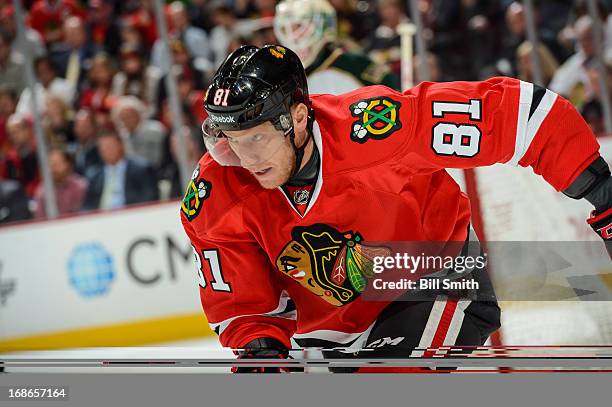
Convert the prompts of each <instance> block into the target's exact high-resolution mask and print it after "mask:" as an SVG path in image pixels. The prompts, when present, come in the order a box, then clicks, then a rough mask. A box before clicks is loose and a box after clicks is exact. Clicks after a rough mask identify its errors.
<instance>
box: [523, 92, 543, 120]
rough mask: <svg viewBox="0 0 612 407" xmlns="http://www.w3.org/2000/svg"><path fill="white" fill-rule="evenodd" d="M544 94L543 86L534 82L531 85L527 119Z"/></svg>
mask: <svg viewBox="0 0 612 407" xmlns="http://www.w3.org/2000/svg"><path fill="white" fill-rule="evenodd" d="M545 94H546V88H543V87H541V86H538V85H536V84H534V85H533V96H532V98H531V108H530V109H529V118H528V119H527V120H529V119H531V116H533V113H534V112H535V110H536V109H537V108H538V106H539V105H540V102H541V101H542V98H543V97H544V95H545Z"/></svg>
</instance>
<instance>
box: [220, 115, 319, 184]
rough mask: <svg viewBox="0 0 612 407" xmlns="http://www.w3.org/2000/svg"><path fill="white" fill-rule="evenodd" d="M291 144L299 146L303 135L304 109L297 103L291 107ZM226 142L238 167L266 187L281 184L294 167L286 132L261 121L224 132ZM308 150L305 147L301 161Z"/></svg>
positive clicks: (304, 133) (286, 179) (305, 131)
mask: <svg viewBox="0 0 612 407" xmlns="http://www.w3.org/2000/svg"><path fill="white" fill-rule="evenodd" d="M291 116H292V120H293V131H294V132H295V143H296V145H297V146H301V145H302V144H303V143H304V142H305V140H306V138H307V130H306V128H307V124H308V108H307V107H306V105H304V104H302V103H300V104H297V105H295V106H293V107H292V108H291ZM224 134H225V138H226V139H227V144H228V145H229V147H230V148H231V150H232V152H233V153H234V154H235V155H236V156H237V157H238V159H239V160H240V166H242V167H243V168H245V169H247V170H248V171H249V172H250V173H251V174H252V175H253V176H254V177H255V179H257V181H258V182H259V184H260V185H261V186H262V187H264V188H266V189H274V188H277V187H279V186H281V185H283V184H285V183H286V182H287V181H288V180H289V178H290V177H291V174H292V173H293V170H294V167H295V151H294V149H293V146H292V145H291V142H290V140H289V135H288V133H284V132H282V131H280V130H277V129H275V128H274V125H273V124H272V123H271V122H265V123H262V124H260V125H258V126H255V127H252V128H250V129H247V130H239V131H225V132H224ZM311 152H312V150H309V149H307V150H306V152H305V155H304V160H303V161H302V162H303V163H304V162H306V161H307V160H308V158H309V156H310V153H311Z"/></svg>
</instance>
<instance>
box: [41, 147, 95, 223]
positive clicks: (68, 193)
mask: <svg viewBox="0 0 612 407" xmlns="http://www.w3.org/2000/svg"><path fill="white" fill-rule="evenodd" d="M47 157H48V160H49V170H50V171H51V176H52V177H53V185H54V186H55V199H56V201H57V210H58V213H59V214H60V215H65V214H68V213H73V212H78V211H80V210H81V206H82V205H83V199H84V198H85V191H86V190H87V181H86V180H85V178H83V177H81V176H80V175H78V174H76V173H75V172H74V162H73V160H72V157H71V156H70V154H68V153H67V152H66V151H65V150H62V149H60V148H51V149H50V150H49V153H48V154H47ZM45 199H46V193H45V188H44V186H43V185H42V184H40V185H39V186H38V188H37V189H36V192H35V193H34V201H35V203H36V210H35V212H34V215H35V217H36V218H39V219H40V218H44V217H46V214H45Z"/></svg>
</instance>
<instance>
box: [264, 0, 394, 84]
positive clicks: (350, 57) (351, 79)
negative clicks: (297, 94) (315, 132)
mask: <svg viewBox="0 0 612 407" xmlns="http://www.w3.org/2000/svg"><path fill="white" fill-rule="evenodd" d="M274 33H275V35H276V38H278V40H279V41H280V42H281V44H282V45H285V46H286V47H288V48H290V49H292V50H294V51H295V52H296V54H297V55H298V56H299V57H300V60H301V61H302V64H303V65H304V68H305V69H306V75H307V76H308V88H309V89H310V92H311V93H312V94H321V93H329V94H332V95H338V94H342V93H346V92H350V91H352V90H355V89H359V88H361V87H363V86H367V85H377V84H382V85H386V86H388V87H390V88H393V89H396V90H399V88H400V82H399V78H397V76H396V75H394V74H393V73H392V72H391V70H390V69H389V68H388V67H387V66H386V65H381V64H376V63H375V62H374V61H372V60H371V59H370V58H369V57H368V56H366V55H365V54H361V53H356V52H348V51H346V50H345V49H344V48H343V47H342V46H341V45H340V44H339V41H338V19H337V15H336V10H335V9H334V7H333V6H332V5H331V4H330V3H329V2H328V1H327V0H283V1H281V2H280V3H279V4H278V5H277V6H276V15H275V18H274Z"/></svg>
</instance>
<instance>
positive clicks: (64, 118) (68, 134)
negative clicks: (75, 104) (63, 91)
mask: <svg viewBox="0 0 612 407" xmlns="http://www.w3.org/2000/svg"><path fill="white" fill-rule="evenodd" d="M45 102H46V106H47V107H46V109H45V114H44V115H43V117H42V127H43V131H44V132H45V137H46V139H47V143H48V145H49V146H51V147H62V148H63V147H65V146H66V145H67V144H68V143H69V142H72V141H73V140H74V135H73V134H72V110H71V109H70V108H69V107H68V106H66V104H65V103H64V101H63V100H62V99H60V98H58V97H57V96H47V98H46V100H45Z"/></svg>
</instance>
